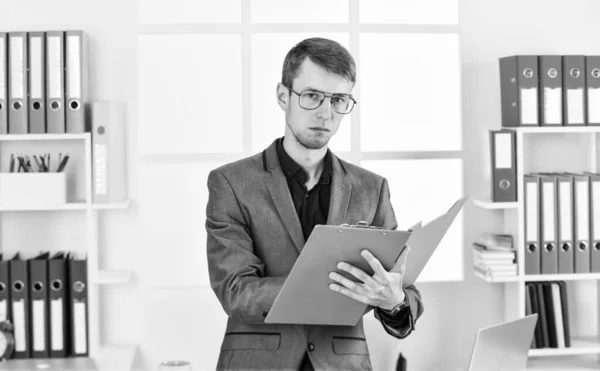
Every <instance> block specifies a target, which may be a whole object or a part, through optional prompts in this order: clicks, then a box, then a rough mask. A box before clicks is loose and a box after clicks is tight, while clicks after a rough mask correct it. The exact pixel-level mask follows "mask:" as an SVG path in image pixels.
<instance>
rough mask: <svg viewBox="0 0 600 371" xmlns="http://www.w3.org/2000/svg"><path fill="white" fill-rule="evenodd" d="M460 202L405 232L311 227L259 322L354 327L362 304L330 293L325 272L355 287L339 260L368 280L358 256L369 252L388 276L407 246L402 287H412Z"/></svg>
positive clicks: (368, 270)
mask: <svg viewBox="0 0 600 371" xmlns="http://www.w3.org/2000/svg"><path fill="white" fill-rule="evenodd" d="M466 201H467V197H464V198H461V199H459V200H458V201H456V202H455V203H454V205H453V206H452V207H451V208H450V210H448V212H446V213H444V214H443V215H441V216H439V217H438V218H436V219H434V220H433V221H431V222H429V223H428V224H426V225H425V226H422V225H421V223H417V224H415V225H414V226H413V227H411V230H409V231H398V230H385V229H381V228H376V227H365V226H363V225H357V226H345V225H342V226H331V225H317V226H315V228H314V229H313V232H312V233H311V235H310V236H309V238H308V240H307V241H306V244H305V246H304V248H303V249H302V253H301V254H300V256H299V257H298V260H297V261H296V263H295V264H294V266H293V267H292V270H291V271H290V274H289V275H288V278H287V279H286V281H285V283H284V284H283V287H282V288H281V290H280V292H279V294H278V295H277V297H276V298H275V302H274V303H273V306H272V307H271V310H270V311H269V314H268V315H267V317H266V318H265V323H279V324H305V325H333V326H356V324H357V323H358V321H359V320H360V318H361V317H362V316H363V315H364V312H365V309H366V307H367V305H366V304H363V303H361V302H358V301H356V300H354V299H351V298H349V297H347V296H345V295H343V294H340V293H337V292H334V291H331V290H330V289H329V284H330V283H332V282H334V281H333V280H331V279H330V278H329V272H334V271H335V272H337V273H339V274H341V275H343V276H345V277H346V278H348V279H351V280H352V281H355V282H356V281H357V280H356V278H355V277H353V276H351V275H349V274H348V273H346V272H345V271H342V270H340V269H338V268H337V264H338V263H339V262H340V261H344V262H347V263H349V264H352V265H354V266H355V267H357V268H359V269H362V270H363V271H364V272H365V273H367V274H370V275H372V274H373V270H372V269H371V267H370V266H369V264H368V263H367V261H366V260H365V259H364V258H363V257H362V256H361V255H360V252H361V251H362V250H363V249H367V250H369V251H370V252H371V253H372V254H373V255H374V256H375V257H376V258H377V259H378V260H379V261H380V262H381V264H382V265H383V267H384V268H385V269H386V270H388V271H390V270H391V271H394V269H398V268H397V267H396V266H395V263H396V261H397V259H398V257H399V256H400V253H401V252H402V249H403V248H404V247H405V246H406V245H410V247H411V251H410V254H409V256H408V259H407V263H406V271H405V276H404V283H403V287H406V286H409V285H411V284H413V283H414V281H416V279H417V278H418V276H419V274H420V273H421V271H422V270H423V268H424V267H425V265H426V264H427V262H428V261H429V259H430V258H431V256H432V255H433V252H434V251H435V249H436V248H437V246H438V245H439V243H440V241H441V240H442V238H443V237H444V235H445V234H446V232H447V231H448V229H449V228H450V225H452V223H453V222H454V219H455V218H456V216H457V215H458V213H459V212H460V210H461V209H462V207H463V206H464V204H465V202H466Z"/></svg>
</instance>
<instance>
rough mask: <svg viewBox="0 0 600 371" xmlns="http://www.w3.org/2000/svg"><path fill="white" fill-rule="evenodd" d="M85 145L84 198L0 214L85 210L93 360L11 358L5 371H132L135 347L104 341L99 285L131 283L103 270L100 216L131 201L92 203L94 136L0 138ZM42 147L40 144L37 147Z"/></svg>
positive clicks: (124, 274) (0, 140)
mask: <svg viewBox="0 0 600 371" xmlns="http://www.w3.org/2000/svg"><path fill="white" fill-rule="evenodd" d="M31 141H35V142H39V143H43V142H53V141H63V142H65V141H66V142H65V143H70V142H71V141H82V142H83V148H84V150H83V152H84V156H83V157H84V158H83V161H82V162H81V163H80V164H79V165H80V166H83V168H78V171H84V175H85V176H84V178H83V179H84V193H85V196H84V199H82V200H78V201H69V202H68V203H66V204H63V205H37V204H32V205H14V206H13V205H10V206H0V212H40V211H41V212H73V211H83V212H84V218H85V226H86V227H85V228H86V231H85V234H86V239H85V241H86V246H85V253H86V256H87V267H88V277H87V278H88V283H89V284H88V317H89V327H88V338H89V357H84V358H56V359H24V360H14V359H11V360H9V361H7V362H6V363H3V364H2V369H7V370H11V369H13V370H14V369H18V370H22V369H60V370H86V369H90V370H91V369H94V370H95V369H97V370H106V371H108V370H129V369H131V367H132V364H133V359H134V356H135V353H136V351H137V346H135V345H121V346H107V345H101V341H100V322H101V321H100V314H99V310H100V305H99V304H100V303H99V285H112V284H126V283H128V282H130V281H131V272H122V271H110V270H100V268H99V264H98V261H99V249H98V214H99V213H100V212H107V211H110V210H124V209H127V208H128V207H129V206H130V205H131V202H130V201H129V200H123V201H120V202H116V203H112V204H94V203H93V202H92V194H93V191H92V186H93V184H92V140H91V133H82V134H23V135H20V134H8V135H6V134H4V135H0V146H1V145H2V143H3V142H8V143H13V145H14V144H16V142H31ZM38 145H41V144H37V143H36V146H38Z"/></svg>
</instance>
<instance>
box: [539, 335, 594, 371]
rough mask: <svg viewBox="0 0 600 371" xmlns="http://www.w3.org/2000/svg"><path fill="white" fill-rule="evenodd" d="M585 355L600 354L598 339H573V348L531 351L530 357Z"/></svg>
mask: <svg viewBox="0 0 600 371" xmlns="http://www.w3.org/2000/svg"><path fill="white" fill-rule="evenodd" d="M584 354H600V340H599V339H598V338H597V337H595V336H594V337H575V336H574V337H571V347H569V348H544V349H530V350H529V356H530V357H546V356H574V355H584ZM599 367H600V366H599Z"/></svg>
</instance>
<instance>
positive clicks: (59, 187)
mask: <svg viewBox="0 0 600 371" xmlns="http://www.w3.org/2000/svg"><path fill="white" fill-rule="evenodd" d="M66 202H67V178H66V174H65V173H62V172H60V173H0V205H61V204H64V203H66Z"/></svg>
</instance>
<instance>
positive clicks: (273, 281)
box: [206, 170, 285, 323]
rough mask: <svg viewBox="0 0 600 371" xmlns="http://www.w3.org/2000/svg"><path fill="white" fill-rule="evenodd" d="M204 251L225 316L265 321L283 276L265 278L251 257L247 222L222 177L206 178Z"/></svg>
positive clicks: (213, 173)
mask: <svg viewBox="0 0 600 371" xmlns="http://www.w3.org/2000/svg"><path fill="white" fill-rule="evenodd" d="M208 191H209V197H208V204H207V206H206V234H207V241H206V252H207V260H208V273H209V276H210V284H211V287H212V289H213V291H214V292H215V294H216V295H217V298H218V299H219V301H220V302H221V305H222V306H223V309H224V310H225V312H226V313H227V315H228V316H230V317H233V318H235V319H237V320H240V321H243V322H255V323H256V322H264V318H265V317H266V315H267V313H268V311H269V310H270V309H271V306H272V305H273V302H274V301H275V297H276V296H277V294H278V293H279V291H280V290H281V287H282V286H283V283H284V281H285V277H265V276H264V274H265V265H264V263H263V262H262V261H261V259H259V258H258V257H257V256H256V255H255V254H254V247H253V242H252V237H251V235H250V231H249V227H248V223H247V222H246V219H245V217H244V214H243V212H242V208H241V207H240V204H239V202H238V199H237V196H236V195H235V192H234V190H233V188H232V187H231V184H230V183H229V181H228V179H227V178H226V177H225V175H224V174H223V173H222V172H221V171H219V170H213V171H211V173H210V174H209V176H208Z"/></svg>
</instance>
